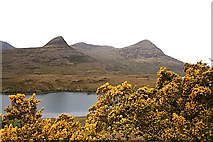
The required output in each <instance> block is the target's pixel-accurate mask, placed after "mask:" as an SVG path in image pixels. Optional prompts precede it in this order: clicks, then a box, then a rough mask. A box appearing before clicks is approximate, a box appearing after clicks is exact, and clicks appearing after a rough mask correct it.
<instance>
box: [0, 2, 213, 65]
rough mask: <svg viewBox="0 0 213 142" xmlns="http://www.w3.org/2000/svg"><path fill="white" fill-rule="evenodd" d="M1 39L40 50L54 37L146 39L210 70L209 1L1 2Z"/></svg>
mask: <svg viewBox="0 0 213 142" xmlns="http://www.w3.org/2000/svg"><path fill="white" fill-rule="evenodd" d="M0 2H1V8H0V17H1V22H0V40H2V41H6V42H8V43H10V44H11V45H13V46H15V47H18V48H27V47H41V46H43V45H45V44H46V43H47V42H48V41H49V40H51V39H52V38H54V37H56V36H63V37H64V39H65V40H66V41H67V43H68V44H70V45H72V44H75V43H77V42H86V43H89V44H95V45H109V46H113V47H117V48H122V47H126V46H129V45H132V44H135V43H137V42H139V41H142V40H144V39H148V40H150V41H151V42H152V43H154V44H155V45H156V46H157V47H158V48H160V49H161V50H162V51H163V52H164V53H165V54H167V55H169V56H172V57H174V58H176V59H178V60H181V61H183V62H188V63H196V62H198V61H200V60H202V61H203V62H206V63H208V64H209V65H210V60H209V58H210V57H211V0H18V1H17V0H0Z"/></svg>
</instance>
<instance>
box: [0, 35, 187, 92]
mask: <svg viewBox="0 0 213 142" xmlns="http://www.w3.org/2000/svg"><path fill="white" fill-rule="evenodd" d="M10 49H11V50H2V53H3V54H2V59H3V61H2V63H3V69H2V71H3V80H2V81H3V86H2V87H3V92H4V93H10V92H23V93H26V92H56V91H95V89H96V88H97V87H98V86H100V85H101V84H103V83H105V82H110V83H111V84H119V83H121V82H123V81H125V80H127V81H129V82H130V83H132V84H135V85H138V86H142V85H147V84H149V85H151V86H153V85H154V82H155V79H156V72H157V71H158V70H159V68H160V66H166V67H167V68H169V69H171V70H173V71H176V72H179V73H180V74H182V70H183V69H182V68H183V63H182V62H181V61H178V60H176V59H174V58H172V57H169V56H167V55H165V54H164V53H163V52H162V51H161V50H160V49H159V48H157V47H156V46H155V45H154V44H152V43H151V42H150V41H148V40H144V41H141V42H139V43H136V44H134V45H131V46H128V47H125V48H114V47H111V46H99V45H92V44H86V43H83V42H81V43H76V44H74V45H68V44H67V42H66V41H65V40H64V38H63V37H62V36H59V37H56V38H53V39H52V40H50V41H49V42H47V44H45V45H44V46H42V47H35V48H10Z"/></svg>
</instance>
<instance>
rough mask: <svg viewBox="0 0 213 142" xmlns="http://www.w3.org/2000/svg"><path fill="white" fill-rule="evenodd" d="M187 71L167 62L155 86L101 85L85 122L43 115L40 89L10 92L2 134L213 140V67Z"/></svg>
mask: <svg viewBox="0 0 213 142" xmlns="http://www.w3.org/2000/svg"><path fill="white" fill-rule="evenodd" d="M184 71H185V77H184V78H182V77H181V76H179V75H178V74H176V73H174V72H171V71H169V70H167V69H166V68H164V67H162V68H161V69H160V71H159V72H158V74H157V76H158V77H157V81H156V86H155V87H148V86H144V87H141V88H139V89H136V87H134V86H132V85H131V84H129V83H127V82H124V83H122V84H121V85H117V86H112V85H110V84H109V83H106V84H104V85H102V86H100V87H99V88H98V89H97V92H96V93H97V94H98V101H97V102H96V103H95V104H94V105H93V106H91V107H90V108H89V114H88V115H87V116H86V122H85V125H82V124H81V123H80V122H79V121H76V120H74V117H72V116H69V115H67V114H61V115H59V116H58V117H57V118H56V119H54V120H52V119H49V118H45V119H42V118H41V116H42V110H43V108H42V109H41V110H37V104H38V103H39V102H40V100H35V99H34V97H35V94H34V95H32V96H31V97H30V98H29V99H25V95H23V94H17V95H11V96H9V98H10V101H11V106H8V107H6V108H5V111H6V112H7V113H6V114H5V115H1V119H2V122H3V123H2V129H1V130H0V132H1V138H2V140H3V141H7V140H16V141H23V140H31V141H36V140H39V141H46V140H70V141H73V140H84V141H85V140H91V141H92V140H141V141H143V140H144V141H145V140H147V141H213V101H212V100H213V68H210V67H208V66H207V65H206V64H204V63H201V62H199V63H197V64H185V69H184Z"/></svg>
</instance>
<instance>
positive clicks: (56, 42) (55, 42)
mask: <svg viewBox="0 0 213 142" xmlns="http://www.w3.org/2000/svg"><path fill="white" fill-rule="evenodd" d="M49 46H51V47H61V46H69V45H68V44H67V42H66V41H65V40H64V38H63V37H62V36H57V37H55V38H53V39H52V40H50V41H49V42H48V43H47V44H46V45H45V47H49Z"/></svg>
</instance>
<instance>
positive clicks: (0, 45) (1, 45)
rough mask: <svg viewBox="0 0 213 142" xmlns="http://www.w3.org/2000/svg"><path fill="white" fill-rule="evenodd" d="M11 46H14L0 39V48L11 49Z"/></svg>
mask: <svg viewBox="0 0 213 142" xmlns="http://www.w3.org/2000/svg"><path fill="white" fill-rule="evenodd" d="M13 48H15V47H13V46H12V45H10V44H9V43H7V42H5V41H0V49H2V50H6V49H13Z"/></svg>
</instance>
